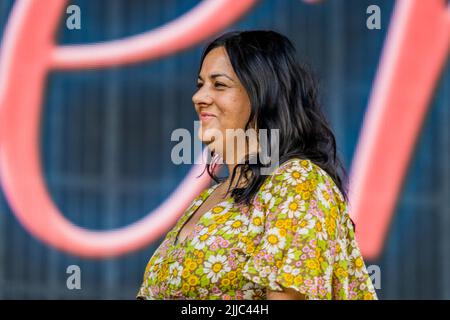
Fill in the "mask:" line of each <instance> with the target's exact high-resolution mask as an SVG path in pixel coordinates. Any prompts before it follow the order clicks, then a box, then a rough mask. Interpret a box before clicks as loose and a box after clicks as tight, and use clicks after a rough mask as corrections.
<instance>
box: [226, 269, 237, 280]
mask: <svg viewBox="0 0 450 320" xmlns="http://www.w3.org/2000/svg"><path fill="white" fill-rule="evenodd" d="M227 276H228V278H229V279H231V280H233V279H234V278H236V271H230V272H228V274H227Z"/></svg>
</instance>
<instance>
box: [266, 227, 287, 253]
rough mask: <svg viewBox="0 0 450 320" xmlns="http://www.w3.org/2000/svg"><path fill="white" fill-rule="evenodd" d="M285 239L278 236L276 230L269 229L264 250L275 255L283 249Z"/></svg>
mask: <svg viewBox="0 0 450 320" xmlns="http://www.w3.org/2000/svg"><path fill="white" fill-rule="evenodd" d="M285 243H286V238H285V237H282V236H280V233H279V230H278V228H275V229H271V230H269V231H268V232H267V241H266V242H265V248H266V249H267V252H268V253H270V254H276V253H277V252H279V251H280V249H282V248H283V247H284V245H285Z"/></svg>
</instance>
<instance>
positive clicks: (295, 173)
mask: <svg viewBox="0 0 450 320" xmlns="http://www.w3.org/2000/svg"><path fill="white" fill-rule="evenodd" d="M283 176H284V179H283V180H284V181H286V182H287V183H289V184H290V185H293V186H296V185H298V184H300V183H302V182H303V181H305V180H306V178H307V176H308V174H307V172H306V170H305V169H304V168H303V167H299V166H293V167H292V168H289V170H286V173H284V174H283Z"/></svg>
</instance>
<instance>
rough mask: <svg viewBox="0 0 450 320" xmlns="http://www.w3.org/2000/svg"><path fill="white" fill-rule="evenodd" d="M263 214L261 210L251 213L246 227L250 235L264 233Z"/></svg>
mask: <svg viewBox="0 0 450 320" xmlns="http://www.w3.org/2000/svg"><path fill="white" fill-rule="evenodd" d="M263 214H264V213H263V212H262V211H261V210H255V211H253V215H252V217H251V219H250V223H249V225H248V231H249V232H250V233H258V234H259V233H261V232H263V231H264V220H263Z"/></svg>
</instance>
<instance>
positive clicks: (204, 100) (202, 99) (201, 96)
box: [192, 86, 213, 105]
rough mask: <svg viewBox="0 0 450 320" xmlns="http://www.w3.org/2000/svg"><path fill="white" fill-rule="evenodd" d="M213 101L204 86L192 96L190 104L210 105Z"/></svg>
mask: <svg viewBox="0 0 450 320" xmlns="http://www.w3.org/2000/svg"><path fill="white" fill-rule="evenodd" d="M212 101H213V99H212V98H211V95H210V94H209V92H208V90H207V89H206V88H204V86H202V87H200V88H199V89H198V90H197V92H196V93H195V94H194V95H193V96H192V102H193V103H194V104H195V105H200V104H211V103H212Z"/></svg>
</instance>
